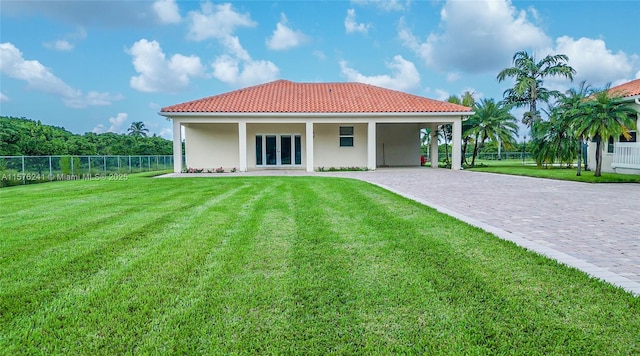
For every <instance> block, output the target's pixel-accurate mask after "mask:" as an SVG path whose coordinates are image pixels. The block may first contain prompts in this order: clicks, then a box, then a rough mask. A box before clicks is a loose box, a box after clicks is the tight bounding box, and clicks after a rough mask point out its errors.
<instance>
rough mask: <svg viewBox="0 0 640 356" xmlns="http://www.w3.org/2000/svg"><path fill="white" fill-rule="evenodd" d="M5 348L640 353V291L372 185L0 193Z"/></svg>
mask: <svg viewBox="0 0 640 356" xmlns="http://www.w3.org/2000/svg"><path fill="white" fill-rule="evenodd" d="M0 202H2V215H1V217H0V236H1V241H2V243H1V244H0V353H1V354H7V355H9V354H11V355H13V354H72V355H76V354H85V355H96V354H106V355H113V354H148V353H160V354H166V353H169V354H230V353H241V354H255V353H262V354H264V353H267V354H275V353H278V354H327V353H338V354H372V353H375V354H389V353H410V354H416V353H426V354H434V353H444V354H487V353H499V354H512V353H515V354H580V355H582V354H598V355H611V354H620V355H628V354H638V353H640V333H639V332H638V330H640V297H634V296H632V295H631V294H630V293H626V292H624V291H623V290H621V289H619V288H614V287H612V286H611V285H608V284H606V283H603V282H599V281H597V280H594V279H590V278H588V277H587V276H586V275H585V274H583V273H582V272H579V271H577V270H574V269H570V268H567V267H564V266H561V265H559V264H557V263H556V262H554V261H551V260H549V259H546V258H543V257H540V256H537V255H535V254H532V253H529V252H527V251H525V250H523V249H521V248H518V247H516V246H515V245H513V244H512V243H509V242H505V241H502V240H499V239H497V238H496V237H494V236H492V235H490V234H487V233H485V232H483V231H481V230H479V229H477V228H474V227H471V226H469V225H466V224H464V223H461V222H459V221H457V220H455V219H453V218H450V217H448V216H445V215H442V214H439V213H437V212H436V211H435V210H433V209H430V208H428V207H424V206H422V205H420V204H418V203H415V202H413V201H409V200H407V199H404V198H402V197H400V196H397V195H395V194H392V193H390V192H387V191H385V190H383V189H381V188H378V187H375V186H372V185H369V184H367V183H364V182H360V181H354V180H346V179H338V178H330V177H223V178H179V179H153V178H141V177H132V178H131V179H129V180H128V181H72V182H54V183H47V184H38V185H30V186H18V187H9V188H3V189H0Z"/></svg>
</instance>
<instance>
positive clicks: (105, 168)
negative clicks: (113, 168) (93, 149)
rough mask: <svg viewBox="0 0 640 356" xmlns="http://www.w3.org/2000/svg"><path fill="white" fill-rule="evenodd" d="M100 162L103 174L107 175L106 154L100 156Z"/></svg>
mask: <svg viewBox="0 0 640 356" xmlns="http://www.w3.org/2000/svg"><path fill="white" fill-rule="evenodd" d="M102 162H103V163H104V175H105V176H106V175H107V156H102Z"/></svg>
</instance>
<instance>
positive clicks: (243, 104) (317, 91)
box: [161, 80, 471, 113]
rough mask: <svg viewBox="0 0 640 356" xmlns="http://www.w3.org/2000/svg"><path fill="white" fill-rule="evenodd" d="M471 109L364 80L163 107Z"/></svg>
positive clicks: (255, 90)
mask: <svg viewBox="0 0 640 356" xmlns="http://www.w3.org/2000/svg"><path fill="white" fill-rule="evenodd" d="M467 111H471V108H468V107H466V106H462V105H456V104H451V103H447V102H443V101H438V100H433V99H428V98H425V97H421V96H417V95H412V94H407V93H403V92H399V91H395V90H390V89H384V88H380V87H376V86H373V85H368V84H362V83H294V82H291V81H288V80H277V81H274V82H270V83H265V84H261V85H256V86H252V87H248V88H244V89H239V90H235V91H231V92H228V93H223V94H219V95H215V96H210V97H207V98H203V99H199V100H194V101H189V102H186V103H182V104H177V105H172V106H168V107H165V108H162V111H161V113H188V112H207V113H226V112H229V113H231V112H234V113H236V112H240V113H388V112H389V113H390V112H406V113H410V112H467Z"/></svg>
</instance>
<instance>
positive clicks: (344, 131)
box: [340, 126, 353, 147]
mask: <svg viewBox="0 0 640 356" xmlns="http://www.w3.org/2000/svg"><path fill="white" fill-rule="evenodd" d="M340 147H353V126H340Z"/></svg>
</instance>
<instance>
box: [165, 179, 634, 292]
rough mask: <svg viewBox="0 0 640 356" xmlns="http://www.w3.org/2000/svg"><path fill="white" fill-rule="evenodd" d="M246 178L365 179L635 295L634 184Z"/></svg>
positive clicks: (475, 180) (504, 180)
mask: <svg viewBox="0 0 640 356" xmlns="http://www.w3.org/2000/svg"><path fill="white" fill-rule="evenodd" d="M244 175H316V176H337V177H349V178H355V179H360V180H364V181H367V182H370V183H373V184H376V185H379V186H382V187H384V188H386V189H389V190H391V191H394V192H396V193H398V194H401V195H404V196H406V197H408V198H411V199H414V200H416V201H418V202H421V203H423V204H426V205H429V206H431V207H434V208H436V209H438V210H440V211H442V212H444V213H447V214H449V215H452V216H454V217H456V218H458V219H461V220H463V221H465V222H467V223H470V224H472V225H475V226H478V227H480V228H482V229H484V230H487V231H489V232H491V233H494V234H496V235H497V236H499V237H501V238H503V239H507V240H510V241H513V242H515V243H516V244H518V245H520V246H523V247H525V248H528V249H530V250H533V251H536V252H538V253H541V254H543V255H545V256H548V257H551V258H554V259H556V260H558V261H560V262H562V263H565V264H567V265H569V266H572V267H576V268H578V269H581V270H583V271H585V272H587V273H589V274H590V275H592V276H594V277H596V278H600V279H603V280H606V281H608V282H610V283H612V284H615V285H617V286H620V287H623V288H625V289H626V290H628V291H631V292H632V293H634V294H636V295H640V184H633V183H631V184H591V183H578V182H567V181H558V180H551V179H541V178H529V177H520V176H509V175H502V174H493V173H480V172H472V171H452V170H449V169H431V168H393V169H378V170H376V171H373V172H326V173H306V172H303V171H278V170H267V171H255V172H247V173H238V176H244ZM168 176H193V175H191V174H190V175H184V174H178V175H175V174H171V175H168ZM213 176H220V175H215V174H214V175H213ZM225 176H226V175H225Z"/></svg>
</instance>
